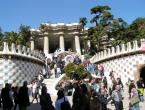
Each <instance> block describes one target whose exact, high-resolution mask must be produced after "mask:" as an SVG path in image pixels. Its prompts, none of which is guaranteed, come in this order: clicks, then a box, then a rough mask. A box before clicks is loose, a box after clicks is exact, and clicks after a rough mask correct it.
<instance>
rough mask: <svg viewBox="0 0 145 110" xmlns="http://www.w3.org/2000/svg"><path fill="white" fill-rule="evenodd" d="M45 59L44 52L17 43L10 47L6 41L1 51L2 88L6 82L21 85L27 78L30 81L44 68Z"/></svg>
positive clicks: (0, 71)
mask: <svg viewBox="0 0 145 110" xmlns="http://www.w3.org/2000/svg"><path fill="white" fill-rule="evenodd" d="M44 61H45V56H44V54H43V53H42V52H39V51H31V50H30V49H29V48H28V49H27V48H26V47H24V46H20V45H19V46H17V47H16V46H15V44H12V45H11V49H9V48H8V43H6V42H4V47H3V51H0V88H2V87H3V86H4V84H5V83H13V84H15V85H18V86H20V85H22V83H23V81H25V80H27V81H28V82H30V81H31V80H32V79H33V78H34V77H35V76H36V75H38V73H39V72H40V71H41V70H42V68H43V66H44V65H45V62H44Z"/></svg>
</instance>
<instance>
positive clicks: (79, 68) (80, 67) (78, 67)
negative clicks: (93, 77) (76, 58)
mask: <svg viewBox="0 0 145 110" xmlns="http://www.w3.org/2000/svg"><path fill="white" fill-rule="evenodd" d="M75 73H77V74H78V76H79V78H80V79H84V78H85V77H86V76H87V73H86V72H85V69H84V66H83V65H82V64H79V65H76V70H75Z"/></svg>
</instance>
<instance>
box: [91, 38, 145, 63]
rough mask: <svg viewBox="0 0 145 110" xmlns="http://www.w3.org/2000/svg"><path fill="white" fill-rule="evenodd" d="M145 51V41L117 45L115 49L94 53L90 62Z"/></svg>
mask: <svg viewBox="0 0 145 110" xmlns="http://www.w3.org/2000/svg"><path fill="white" fill-rule="evenodd" d="M144 51H145V39H141V40H140V41H137V40H135V41H133V42H127V43H126V44H121V45H117V46H116V47H111V48H108V49H106V50H103V51H101V52H98V53H96V54H95V55H94V56H93V57H92V58H91V59H90V61H91V62H92V63H97V62H101V61H104V60H109V59H112V58H116V57H120V56H124V55H130V54H136V53H137V52H144Z"/></svg>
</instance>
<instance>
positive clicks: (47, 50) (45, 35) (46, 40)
mask: <svg viewBox="0 0 145 110" xmlns="http://www.w3.org/2000/svg"><path fill="white" fill-rule="evenodd" d="M43 52H44V53H45V54H46V55H47V54H48V53H49V38H48V33H44V48H43Z"/></svg>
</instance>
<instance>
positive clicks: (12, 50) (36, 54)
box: [0, 42, 45, 63]
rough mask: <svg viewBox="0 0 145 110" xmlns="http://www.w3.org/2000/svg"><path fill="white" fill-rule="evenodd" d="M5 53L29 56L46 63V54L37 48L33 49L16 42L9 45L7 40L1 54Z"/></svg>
mask: <svg viewBox="0 0 145 110" xmlns="http://www.w3.org/2000/svg"><path fill="white" fill-rule="evenodd" d="M5 55H6V56H15V57H23V58H28V59H32V60H35V61H38V62H41V63H44V61H45V54H44V53H43V52H40V51H37V50H33V51H31V50H30V48H26V47H25V46H22V45H15V44H14V43H12V44H11V45H8V43H7V42H4V43H3V49H2V51H0V56H5Z"/></svg>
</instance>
